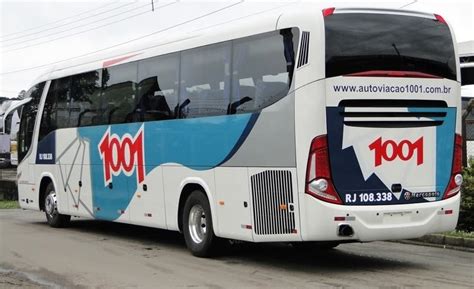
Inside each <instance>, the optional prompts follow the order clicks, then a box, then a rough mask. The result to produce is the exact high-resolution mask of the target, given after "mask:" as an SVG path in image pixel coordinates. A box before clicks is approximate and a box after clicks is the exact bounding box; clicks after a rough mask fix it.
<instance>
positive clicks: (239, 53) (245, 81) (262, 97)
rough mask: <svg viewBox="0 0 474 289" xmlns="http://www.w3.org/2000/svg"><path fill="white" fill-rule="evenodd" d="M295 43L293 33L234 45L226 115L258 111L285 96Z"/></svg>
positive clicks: (285, 31)
mask: <svg viewBox="0 0 474 289" xmlns="http://www.w3.org/2000/svg"><path fill="white" fill-rule="evenodd" d="M297 43H298V31H297V30H295V29H293V30H292V29H285V30H282V31H281V32H280V31H276V32H271V33H266V34H263V35H259V36H255V37H247V38H244V39H240V40H235V41H234V47H233V55H232V60H233V79H232V81H233V82H232V85H233V89H232V105H231V106H230V107H229V113H244V112H252V111H256V110H260V109H263V108H265V107H267V106H269V105H271V104H273V103H275V102H276V101H278V100H279V99H281V98H282V97H284V96H286V95H287V94H288V90H289V88H290V86H291V79H292V75H293V70H294V64H295V50H294V47H296V46H297Z"/></svg>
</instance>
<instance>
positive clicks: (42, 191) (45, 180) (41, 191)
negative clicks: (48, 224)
mask: <svg viewBox="0 0 474 289" xmlns="http://www.w3.org/2000/svg"><path fill="white" fill-rule="evenodd" d="M40 180H41V181H40V182H39V184H40V185H39V188H38V203H39V208H40V210H41V211H44V198H45V197H46V188H47V187H48V185H49V184H53V187H54V189H55V190H57V186H56V182H55V181H54V177H53V175H52V174H50V173H43V174H42V175H41V177H40Z"/></svg>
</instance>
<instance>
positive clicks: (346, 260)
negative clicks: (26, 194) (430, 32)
mask: <svg viewBox="0 0 474 289" xmlns="http://www.w3.org/2000/svg"><path fill="white" fill-rule="evenodd" d="M473 286H474V253H469V252H461V251H454V250H450V249H440V248H433V247H424V246H416V245H407V244H400V243H391V242H373V243H368V244H345V245H340V246H339V247H337V248H336V249H334V250H329V251H325V252H318V251H315V252H304V251H298V250H296V249H294V248H292V247H290V246H287V245H284V244H273V245H268V244H267V245H259V244H237V245H234V246H232V247H231V248H229V250H228V251H227V253H226V254H221V255H220V256H218V257H216V258H214V259H200V258H196V257H193V256H191V255H190V254H189V253H188V251H187V249H186V248H185V245H184V241H183V238H182V236H181V235H180V234H178V233H174V232H168V231H163V230H157V229H151V228H144V227H138V226H131V225H124V224H115V223H107V222H98V221H87V220H81V219H75V220H74V221H73V222H72V223H71V226H70V227H69V228H66V229H53V228H50V227H49V226H48V225H47V224H46V222H45V218H44V215H43V214H42V213H39V212H31V211H22V210H0V288H473Z"/></svg>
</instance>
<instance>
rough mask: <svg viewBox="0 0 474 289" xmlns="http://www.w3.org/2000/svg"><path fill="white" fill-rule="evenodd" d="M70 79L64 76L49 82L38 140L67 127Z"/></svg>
mask: <svg viewBox="0 0 474 289" xmlns="http://www.w3.org/2000/svg"><path fill="white" fill-rule="evenodd" d="M70 80H71V78H70V77H65V78H60V79H56V80H53V81H52V82H51V85H50V86H49V90H48V95H47V96H46V101H45V103H44V108H43V115H42V117H41V124H40V133H39V138H38V141H41V140H42V139H43V138H44V137H45V136H47V135H48V134H49V133H50V132H52V131H54V130H56V129H59V128H67V127H69V100H70Z"/></svg>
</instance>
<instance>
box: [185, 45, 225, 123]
mask: <svg viewBox="0 0 474 289" xmlns="http://www.w3.org/2000/svg"><path fill="white" fill-rule="evenodd" d="M230 62H231V43H230V42H225V43H220V44H215V45H209V46H205V47H200V48H195V49H191V50H188V51H184V52H182V54H181V69H180V71H181V88H180V96H179V100H180V106H179V109H178V111H179V114H180V115H179V117H180V118H193V117H202V116H212V115H224V114H227V110H228V106H229V103H230Z"/></svg>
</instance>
